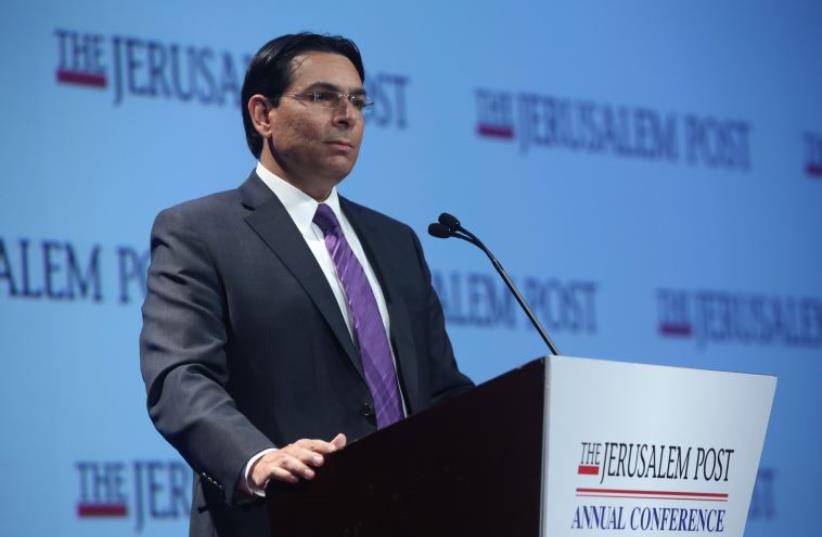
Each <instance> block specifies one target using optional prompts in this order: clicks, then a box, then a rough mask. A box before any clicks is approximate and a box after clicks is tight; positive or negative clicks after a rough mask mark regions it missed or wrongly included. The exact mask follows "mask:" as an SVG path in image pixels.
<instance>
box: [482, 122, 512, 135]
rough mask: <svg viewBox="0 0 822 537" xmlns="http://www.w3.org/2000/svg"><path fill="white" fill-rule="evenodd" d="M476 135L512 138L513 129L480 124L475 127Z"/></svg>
mask: <svg viewBox="0 0 822 537" xmlns="http://www.w3.org/2000/svg"><path fill="white" fill-rule="evenodd" d="M477 133H479V135H480V136H489V137H492V138H509V139H510V138H513V137H514V129H513V128H511V127H504V126H503V127H501V126H498V125H489V124H487V123H480V124H478V125H477Z"/></svg>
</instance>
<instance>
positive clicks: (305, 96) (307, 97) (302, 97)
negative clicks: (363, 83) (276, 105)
mask: <svg viewBox="0 0 822 537" xmlns="http://www.w3.org/2000/svg"><path fill="white" fill-rule="evenodd" d="M320 93H330V94H333V95H336V100H335V101H334V103H333V104H322V103H321V102H319V101H317V97H316V96H317V94H320ZM283 96H284V97H291V98H292V99H295V100H298V101H304V102H307V103H309V104H310V105H314V106H319V107H320V108H324V109H326V110H336V109H337V108H339V107H340V103H342V102H343V98H345V99H346V100H347V101H348V102H349V103H350V104H351V106H352V107H353V108H354V110H356V111H357V112H359V113H360V114H362V113H363V112H364V111H365V109H366V108H369V107H371V106H373V105H374V101H369V100H368V94H366V93H365V91H364V90H361V89H360V90H354V91H349V92H348V93H346V92H343V91H340V90H339V89H338V88H335V87H333V86H331V87H325V88H315V89H313V90H306V91H303V92H302V93H285V94H283ZM354 98H362V100H363V103H362V106H361V107H358V106H357V104H356V103H355V102H354V101H353V100H352V99H354Z"/></svg>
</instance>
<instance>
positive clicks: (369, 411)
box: [360, 401, 374, 418]
mask: <svg viewBox="0 0 822 537" xmlns="http://www.w3.org/2000/svg"><path fill="white" fill-rule="evenodd" d="M360 414H362V415H363V416H364V417H366V418H368V417H371V416H373V415H374V407H373V406H372V405H371V403H370V402H369V401H366V402H364V403H363V404H362V406H361V407H360Z"/></svg>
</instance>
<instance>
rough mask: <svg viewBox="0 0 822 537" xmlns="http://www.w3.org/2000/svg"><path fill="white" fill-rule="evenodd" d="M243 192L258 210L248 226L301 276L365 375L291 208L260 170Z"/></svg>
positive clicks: (303, 282)
mask: <svg viewBox="0 0 822 537" xmlns="http://www.w3.org/2000/svg"><path fill="white" fill-rule="evenodd" d="M240 195H241V197H242V200H243V204H244V205H246V206H247V207H249V208H251V209H254V212H252V213H251V214H249V215H248V216H247V217H246V219H245V220H246V222H247V223H248V225H249V226H251V228H252V229H253V230H254V231H255V232H256V233H257V235H259V236H260V238H261V239H262V240H263V242H265V243H266V245H268V247H269V248H270V249H271V250H272V251H273V252H274V254H275V255H276V256H277V257H278V258H279V259H280V261H282V262H283V264H284V265H285V266H286V267H287V268H288V270H289V271H290V272H291V274H292V275H293V276H294V277H295V278H296V279H297V281H298V282H299V283H300V285H301V286H302V287H303V289H304V290H305V292H306V294H307V295H308V296H309V297H310V298H311V300H312V302H314V304H315V305H316V306H317V309H318V310H319V311H320V314H321V315H322V316H323V318H324V319H325V321H326V322H327V323H328V326H329V327H330V328H331V331H332V332H333V333H334V335H335V336H336V338H337V340H338V341H339V342H340V345H341V346H342V348H343V349H344V350H345V354H346V355H347V356H348V358H349V360H350V361H351V363H352V364H353V366H354V367H355V368H356V369H357V371H359V373H360V375H362V365H361V363H360V355H359V352H358V351H357V349H356V347H355V346H354V343H353V341H352V340H351V335H350V334H349V333H348V328H347V327H346V325H345V319H343V316H342V313H341V312H340V308H339V306H338V305H337V301H336V299H335V298H334V294H333V293H332V292H331V288H330V287H329V286H328V281H327V280H326V279H325V275H324V274H323V272H322V269H320V266H319V265H318V264H317V260H316V259H315V258H314V256H313V255H312V254H311V250H309V248H308V245H306V244H305V241H304V240H303V238H302V237H301V236H300V232H299V230H298V229H297V226H296V225H294V221H293V220H291V217H290V216H289V215H288V211H286V210H285V207H283V204H282V203H281V202H280V200H279V199H278V198H277V196H275V195H274V194H273V193H272V192H271V191H270V190H269V189H268V187H266V186H265V184H264V183H263V182H262V180H261V179H260V178H259V177H257V174H256V173H252V174H251V176H250V177H249V178H248V179H247V180H246V182H245V183H243V185H242V186H241V187H240Z"/></svg>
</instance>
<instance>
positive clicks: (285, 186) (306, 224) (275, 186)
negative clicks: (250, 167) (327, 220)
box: [256, 162, 342, 237]
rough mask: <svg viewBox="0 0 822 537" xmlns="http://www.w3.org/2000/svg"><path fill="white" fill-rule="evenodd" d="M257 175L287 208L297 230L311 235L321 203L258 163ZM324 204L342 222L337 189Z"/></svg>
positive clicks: (335, 188) (305, 234) (334, 189)
mask: <svg viewBox="0 0 822 537" xmlns="http://www.w3.org/2000/svg"><path fill="white" fill-rule="evenodd" d="M256 171H257V175H258V176H259V177H260V179H261V180H262V181H263V183H265V186H267V187H268V188H269V189H270V190H271V191H272V192H273V193H274V195H275V196H277V198H278V199H279V200H280V202H281V203H282V204H283V206H284V207H285V210H286V211H287V212H288V215H289V216H290V217H291V219H292V220H293V221H294V224H295V225H296V226H297V229H298V230H300V233H301V234H302V235H303V236H306V237H307V236H309V235H310V234H311V223H312V221H313V220H314V214H315V213H316V212H317V206H318V205H319V202H318V201H317V200H315V199H314V198H312V197H311V196H309V195H308V194H306V193H305V192H303V191H302V190H300V189H299V188H297V187H296V186H294V185H292V184H291V183H289V182H288V181H286V180H285V179H283V178H281V177H280V176H278V175H276V174H274V173H273V172H271V171H270V170H269V169H268V168H266V167H265V166H263V165H262V163H261V162H257V170H256ZM323 203H325V204H326V205H328V206H329V207H331V210H332V211H334V215H335V216H336V217H337V219H338V220H340V216H341V214H342V211H341V210H340V197H339V195H337V187H334V188H332V189H331V194H329V195H328V197H327V198H326V199H325V200H323Z"/></svg>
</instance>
